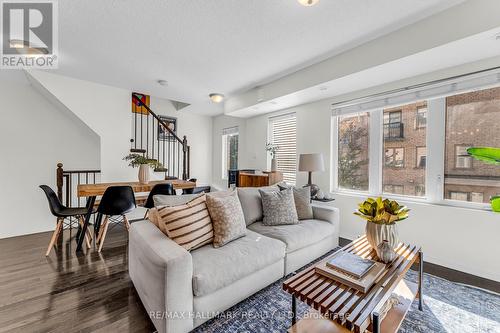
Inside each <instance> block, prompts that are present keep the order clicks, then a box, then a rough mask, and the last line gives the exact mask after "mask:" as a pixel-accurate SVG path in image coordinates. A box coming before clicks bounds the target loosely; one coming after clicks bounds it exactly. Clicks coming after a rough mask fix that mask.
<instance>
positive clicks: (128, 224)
mask: <svg viewBox="0 0 500 333" xmlns="http://www.w3.org/2000/svg"><path fill="white" fill-rule="evenodd" d="M123 223H124V224H125V229H127V232H128V231H129V230H130V222H129V221H128V218H127V217H126V216H125V215H123Z"/></svg>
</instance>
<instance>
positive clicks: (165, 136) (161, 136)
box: [158, 116, 177, 141]
mask: <svg viewBox="0 0 500 333" xmlns="http://www.w3.org/2000/svg"><path fill="white" fill-rule="evenodd" d="M158 117H159V118H160V119H161V120H162V121H163V122H164V123H166V124H167V125H168V128H169V129H170V130H171V131H172V132H174V134H175V135H177V118H174V117H167V116H158ZM174 140H175V138H174V136H173V135H172V134H171V133H170V132H168V131H167V130H166V129H165V128H164V127H163V125H161V124H160V123H158V141H174Z"/></svg>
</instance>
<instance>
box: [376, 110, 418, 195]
mask: <svg viewBox="0 0 500 333" xmlns="http://www.w3.org/2000/svg"><path fill="white" fill-rule="evenodd" d="M419 110H427V103H426V102H417V103H412V104H407V105H403V106H399V107H397V108H396V110H394V109H386V110H384V111H383V115H384V138H383V141H384V161H385V162H384V166H383V168H382V185H383V192H384V193H389V194H398V195H411V196H424V195H425V194H424V193H422V190H421V189H422V187H424V188H425V155H426V153H425V147H423V146H425V145H426V142H425V140H426V128H425V127H418V128H416V127H415V126H413V124H415V122H417V119H418V115H419ZM426 113H427V111H426ZM387 125H389V129H390V131H389V132H387ZM388 134H389V135H388ZM422 148H423V149H422ZM413 161H415V162H413ZM386 185H387V186H386Z"/></svg>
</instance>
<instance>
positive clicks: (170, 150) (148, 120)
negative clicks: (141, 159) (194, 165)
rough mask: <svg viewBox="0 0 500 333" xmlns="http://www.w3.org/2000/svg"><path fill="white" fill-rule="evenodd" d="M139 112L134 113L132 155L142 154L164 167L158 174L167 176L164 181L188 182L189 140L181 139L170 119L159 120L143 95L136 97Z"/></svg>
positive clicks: (131, 142)
mask: <svg viewBox="0 0 500 333" xmlns="http://www.w3.org/2000/svg"><path fill="white" fill-rule="evenodd" d="M132 101H133V102H134V103H135V105H136V106H137V109H136V110H135V111H137V112H134V113H132V117H133V119H132V138H131V139H130V152H131V153H134V154H141V155H143V156H146V157H148V158H151V159H155V160H157V161H158V162H160V163H161V165H162V167H160V168H156V169H155V170H154V171H155V172H162V173H164V174H165V179H177V178H178V179H183V180H187V179H189V177H190V175H189V169H190V147H189V145H188V142H187V138H186V136H183V137H182V139H181V138H179V137H178V136H177V134H176V133H175V128H174V129H173V128H171V126H172V124H171V123H170V124H169V123H168V119H165V117H160V116H158V115H157V114H156V113H155V112H153V111H152V110H151V109H150V108H149V106H148V105H147V104H146V103H145V101H144V95H141V94H137V93H133V94H132Z"/></svg>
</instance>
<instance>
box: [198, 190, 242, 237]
mask: <svg viewBox="0 0 500 333" xmlns="http://www.w3.org/2000/svg"><path fill="white" fill-rule="evenodd" d="M207 206H208V211H209V213H210V217H211V218H212V224H213V228H214V243H213V244H214V247H221V246H223V245H225V244H227V243H229V242H230V241H233V240H235V239H238V238H240V237H243V236H245V235H246V232H247V226H246V224H245V217H244V216H243V210H242V209H241V204H240V200H239V199H238V195H237V194H236V191H232V192H231V193H228V195H225V196H221V197H218V196H214V195H210V196H209V195H207Z"/></svg>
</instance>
